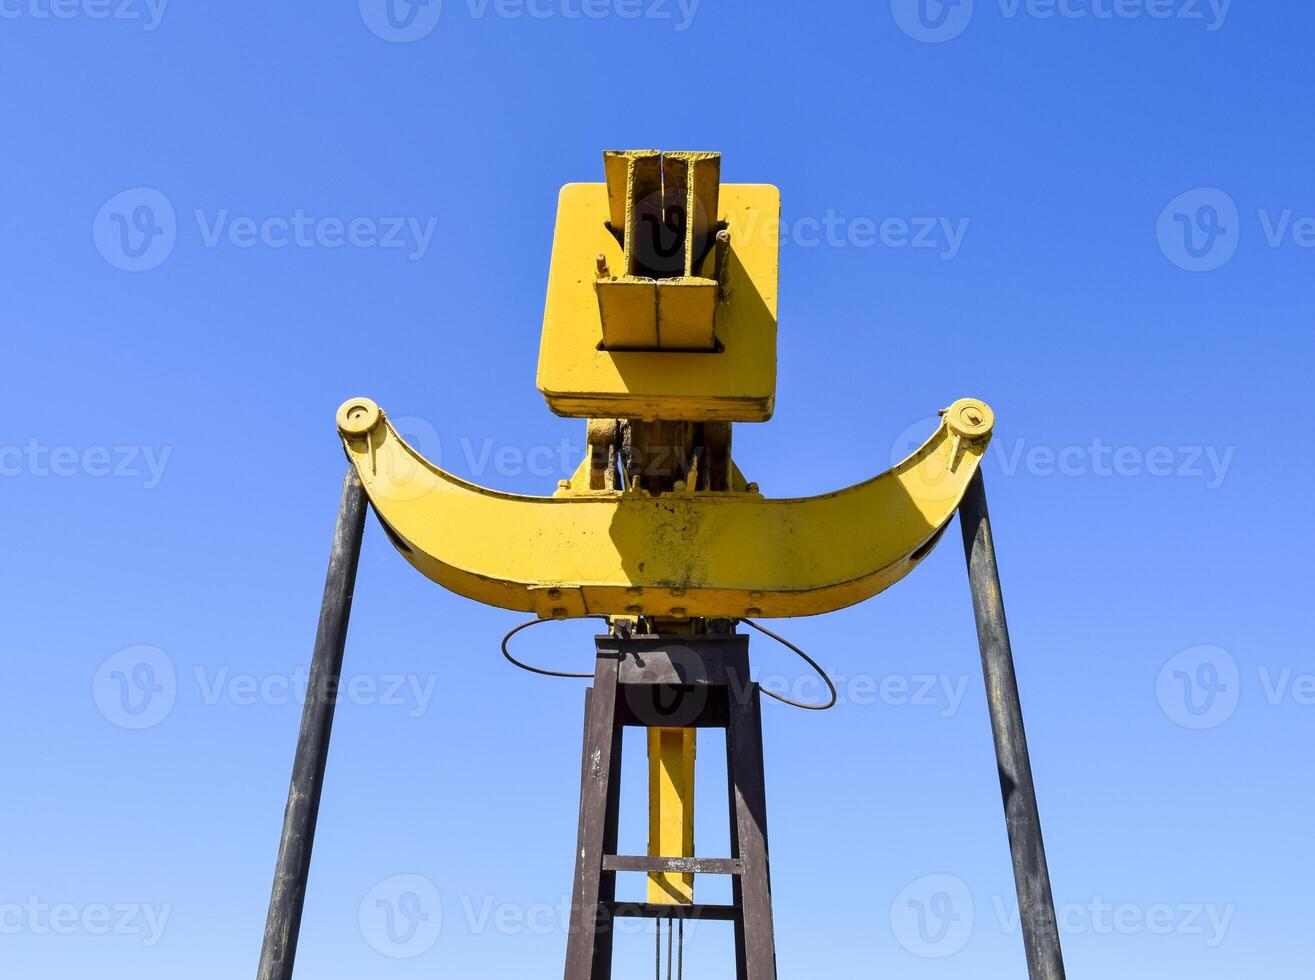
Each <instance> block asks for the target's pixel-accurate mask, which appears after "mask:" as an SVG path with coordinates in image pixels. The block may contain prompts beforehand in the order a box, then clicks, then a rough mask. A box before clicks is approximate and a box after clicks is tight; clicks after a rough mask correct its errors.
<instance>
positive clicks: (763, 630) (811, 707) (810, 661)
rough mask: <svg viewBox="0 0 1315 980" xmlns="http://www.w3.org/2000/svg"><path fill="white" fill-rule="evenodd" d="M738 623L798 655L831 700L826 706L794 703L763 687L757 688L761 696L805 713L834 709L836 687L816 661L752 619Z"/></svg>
mask: <svg viewBox="0 0 1315 980" xmlns="http://www.w3.org/2000/svg"><path fill="white" fill-rule="evenodd" d="M740 622H741V623H745V624H747V625H749V626H752V627H753V628H754V629H756V630H757V631H758V632H759V633H762V634H763V635H764V636H770V637H771V638H772V639H773V640H775V641H776V642H777V643H780V644H781V645H782V646H785V647H789V648H790V649H791V650H793V651H794V652H795V653H796V654H798V655H799V657H800V659H802V660H803V661H804V662H805V663H806V664H808V666H810V667H812V668H813V670H815V671H817V676H818V677H820V678H822V682H823V683H824V684H826V686H827V689H828V690H830V692H831V700H830V701H828V702H827V703H826V704H805V703H804V702H802V701H794V700H792V699H790V698H787V697H785V696H784V695H781V694H776V693H774V692H772V691H769V690H767V688H765V687H759V690H760V691H762V693H763V694H765V695H767V696H768V697H769V698H774V699H776V700H777V701H780V702H781V703H782V704H788V705H789V706H790V707H792V708H803V709H804V710H805V711H826V710H827V709H828V708H834V707H835V706H836V701H838V700H839V695H838V694H837V693H836V686H835V685H834V684H833V683H831V678H830V677H828V676H827V673H826V671H825V670H823V669H822V667H821V666H820V665H819V664H818V662H817V661H816V660H814V659H813V658H812V657H810V656H809V655H808V654H806V653H804V651H802V650H800V649H799V648H798V647H797V646H795V645H794V644H793V643H791V642H790V641H789V640H787V639H786V638H785V637H783V636H777V635H776V634H775V633H773V632H772V631H771V630H769V629H767V628H766V627H765V626H759V625H758V624H757V623H755V622H754V621H753V620H752V619H741V620H740Z"/></svg>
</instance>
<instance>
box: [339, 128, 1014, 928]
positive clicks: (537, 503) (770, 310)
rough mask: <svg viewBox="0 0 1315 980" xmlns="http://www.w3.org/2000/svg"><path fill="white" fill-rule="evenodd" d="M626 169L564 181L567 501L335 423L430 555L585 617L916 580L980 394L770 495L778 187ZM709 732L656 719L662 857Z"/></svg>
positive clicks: (489, 587) (620, 161) (694, 161)
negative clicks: (745, 439) (869, 457)
mask: <svg viewBox="0 0 1315 980" xmlns="http://www.w3.org/2000/svg"><path fill="white" fill-rule="evenodd" d="M604 165H605V170H606V182H605V183H600V184H568V185H567V186H566V187H564V188H563V189H562V192H561V199H560V202H559V207H558V214H557V229H556V235H555V239H554V242H553V253H552V269H551V272H550V275H549V283H548V302H547V308H546V311H545V314H544V326H543V339H542V343H541V346H540V351H539V379H538V383H539V389H540V391H542V392H543V395H544V397H545V398H546V399H547V401H548V406H549V408H551V409H552V411H554V412H556V413H557V414H558V415H563V416H568V417H575V418H586V419H588V420H589V422H588V448H587V451H586V455H585V458H584V460H583V461H582V462H581V464H580V467H579V469H578V470H577V471H576V472H575V475H574V476H573V477H572V478H571V479H569V480H563V481H561V483H560V484H559V486H558V488H557V490H556V493H554V494H553V496H551V497H526V496H518V495H515V494H509V493H502V492H499V491H497V490H489V489H486V488H484V487H480V486H476V485H475V484H472V483H469V482H467V481H465V480H462V479H460V478H458V477H456V476H453V475H452V474H450V473H446V472H444V471H443V470H441V469H439V468H438V467H437V466H435V465H434V464H432V463H430V462H429V461H428V460H426V459H424V458H423V457H422V456H420V455H419V454H418V453H417V452H416V451H415V450H414V449H412V448H411V447H410V446H408V445H407V444H406V442H405V441H404V440H403V439H402V438H401V437H400V436H399V435H398V433H397V430H396V429H394V428H393V427H392V425H390V424H389V421H388V417H387V416H386V415H385V414H384V412H383V411H382V410H381V409H380V408H379V406H377V405H376V404H375V403H374V402H372V401H370V400H369V399H367V398H357V399H352V400H351V401H348V402H347V403H345V404H344V405H343V406H342V408H341V409H340V410H339V412H338V430H339V432H340V434H341V435H342V440H343V445H344V446H345V447H346V449H347V455H348V457H349V458H350V459H351V461H352V463H353V464H354V465H355V467H356V471H357V473H358V474H359V476H360V480H361V483H362V484H363V486H364V489H365V491H366V493H367V494H368V495H369V497H370V502H371V503H372V504H373V505H374V510H375V512H376V513H377V514H378V516H379V518H380V520H381V521H382V522H383V524H384V526H385V527H386V528H387V530H388V533H389V535H390V536H391V538H392V540H393V543H394V544H395V545H396V546H397V548H398V550H399V551H401V552H402V554H403V555H404V556H405V557H406V559H407V561H409V562H410V563H411V564H412V565H414V566H415V567H416V568H417V569H419V570H420V571H421V572H423V573H424V574H425V575H427V576H429V578H431V579H433V580H434V581H435V582H438V583H439V584H440V585H443V586H445V587H446V588H448V589H451V590H452V591H454V592H457V593H459V594H461V595H463V596H467V597H468V598H471V599H476V600H478V601H480V602H484V603H488V604H490V605H494V606H502V607H504V608H507V609H520V610H525V611H528V612H533V613H536V614H537V615H538V616H539V617H542V618H557V619H565V618H568V617H574V616H583V615H586V614H602V615H606V616H609V617H618V618H620V617H627V618H630V619H633V620H640V619H642V620H644V621H646V622H647V623H648V624H649V626H650V631H651V632H674V633H681V632H691V631H693V630H696V629H698V628H699V625H698V624H699V621H700V620H704V621H706V620H707V619H711V618H724V619H736V618H749V617H758V616H763V617H774V616H809V615H814V614H818V613H825V612H830V611H832V610H835V609H840V608H841V607H844V606H849V605H852V604H853V603H856V602H860V601H862V600H864V599H867V598H869V597H870V596H873V595H876V594H877V593H878V592H880V591H882V590H883V589H885V588H887V587H888V586H890V585H892V584H893V583H895V582H897V581H899V580H900V579H901V578H903V577H904V576H905V575H907V574H908V573H909V572H910V571H911V570H912V569H913V568H914V567H915V566H916V565H917V564H918V562H920V561H921V560H922V559H923V558H924V557H925V556H926V555H927V553H928V552H930V551H931V549H932V548H933V547H934V546H935V544H936V542H937V541H938V540H939V538H940V535H941V532H942V531H943V530H944V529H945V527H946V525H947V524H948V523H949V521H950V518H951V517H953V516H954V513H955V511H956V510H957V509H958V506H959V503H960V500H961V499H962V497H963V494H964V492H965V490H966V489H967V487H968V484H969V481H970V480H971V479H972V477H973V475H974V474H975V473H976V472H977V467H978V464H979V462H980V460H981V458H982V454H983V452H984V451H985V449H986V444H987V442H988V440H989V439H990V436H991V427H992V425H993V421H994V420H993V416H992V414H991V410H990V409H989V408H987V407H986V406H985V405H984V404H982V403H981V402H979V401H974V400H972V399H963V400H960V401H957V402H955V403H954V404H953V405H951V406H950V407H949V408H948V409H946V410H945V411H944V412H942V417H941V423H940V426H939V427H938V428H937V430H936V431H935V432H934V433H932V435H931V437H930V438H929V439H928V440H927V442H926V443H925V444H924V445H923V446H922V447H921V448H919V449H918V450H917V451H916V452H914V453H913V454H912V455H911V456H909V457H908V458H907V459H905V460H904V461H903V462H901V463H899V464H898V465H896V466H895V467H894V468H893V469H891V470H889V471H888V472H886V473H883V474H881V475H880V476H877V477H874V478H873V479H871V480H869V481H867V482H866V483H861V484H859V485H858V486H854V487H850V488H849V489H847V490H840V491H837V492H835V493H828V494H824V495H822V496H819V497H807V498H799V499H775V500H773V499H768V498H766V497H764V496H763V495H762V494H761V493H760V492H759V491H758V487H757V485H756V484H753V483H749V482H747V481H746V480H745V478H744V476H743V475H742V473H741V472H740V469H739V467H738V466H736V464H735V462H734V460H732V458H731V423H733V422H765V421H767V420H768V419H769V418H771V415H772V411H773V408H774V405H775V394H776V310H777V273H778V265H779V254H780V194H779V192H778V191H777V189H776V188H775V187H771V186H768V185H764V184H727V185H722V184H721V179H720V178H721V158H720V156H718V155H717V154H714V153H659V152H657V151H637V152H628V153H608V154H605V157H604ZM694 753H695V742H694V732H693V730H692V729H678V728H655V729H650V730H649V777H650V782H649V785H650V831H649V853H650V855H652V856H655V857H690V856H692V855H693V854H694V839H693V833H694V831H693V828H694V813H693V806H694V792H693V787H694ZM649 901H650V902H652V903H655V904H660V905H675V904H689V903H691V902H692V901H693V875H692V874H682V873H671V872H659V873H652V874H650V878H649Z"/></svg>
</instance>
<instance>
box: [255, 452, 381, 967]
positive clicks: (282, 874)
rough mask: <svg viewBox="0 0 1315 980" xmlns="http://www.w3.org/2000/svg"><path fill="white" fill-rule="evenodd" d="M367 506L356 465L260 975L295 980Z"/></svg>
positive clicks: (332, 558)
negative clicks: (300, 934)
mask: <svg viewBox="0 0 1315 980" xmlns="http://www.w3.org/2000/svg"><path fill="white" fill-rule="evenodd" d="M365 510H366V497H365V491H364V490H363V489H362V488H361V483H360V480H359V479H357V476H356V470H355V469H350V470H348V472H347V478H346V480H345V481H344V482H343V488H342V500H341V502H340V503H339V505H338V525H337V527H336V529H335V530H334V533H333V549H332V551H330V553H329V574H328V577H327V578H326V579H325V582H324V601H323V603H322V604H321V606H320V623H319V628H318V630H317V631H316V633H315V653H314V655H313V657H312V659H311V669H310V681H309V684H308V686H307V689H306V706H305V708H304V709H303V711H302V715H301V732H300V733H299V734H298V736H297V754H296V757H295V759H294V760H293V763H292V786H291V788H290V789H289V790H288V806H287V809H286V810H285V811H284V814H283V836H282V838H281V839H280V840H279V856H278V864H277V866H276V867H275V869H274V890H273V893H272V894H271V895H270V899H269V917H268V919H267V920H266V922H265V941H264V944H263V945H262V947H261V950H260V968H259V970H258V971H257V973H256V978H257V980H291V977H292V964H293V960H294V959H295V958H296V955H297V934H298V933H299V932H300V930H301V910H302V906H303V905H304V904H305V901H306V878H307V875H308V874H309V873H310V858H311V848H312V847H313V845H314V843H315V819H316V817H317V816H318V814H319V810H320V792H321V790H322V789H323V787H324V764H325V761H326V760H327V758H328V754H329V734H330V732H331V730H332V728H333V709H334V705H335V703H336V701H337V696H338V683H339V676H340V675H341V673H342V655H343V645H344V644H345V643H346V641H347V620H348V618H349V617H350V616H351V611H352V592H353V590H354V589H355V585H356V566H357V563H358V562H359V560H360V557H361V534H362V532H363V531H364V529H365Z"/></svg>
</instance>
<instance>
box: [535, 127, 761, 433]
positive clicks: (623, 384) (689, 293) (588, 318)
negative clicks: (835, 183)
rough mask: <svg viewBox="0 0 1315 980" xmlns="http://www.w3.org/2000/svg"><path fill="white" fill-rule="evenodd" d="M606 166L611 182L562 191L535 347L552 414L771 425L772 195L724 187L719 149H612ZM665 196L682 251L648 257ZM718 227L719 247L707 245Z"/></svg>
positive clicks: (663, 215) (755, 188) (664, 216)
mask: <svg viewBox="0 0 1315 980" xmlns="http://www.w3.org/2000/svg"><path fill="white" fill-rule="evenodd" d="M605 163H606V172H607V177H608V180H607V183H601V184H568V185H566V186H565V187H563V188H562V192H561V197H560V201H559V205H558V211H557V227H556V232H555V235H554V238H553V252H552V266H551V271H550V272H549V279H548V299H547V304H546V306H545V310H544V322H543V338H542V342H541V345H540V349H539V376H538V384H539V390H540V391H541V392H543V395H544V397H545V398H546V399H547V402H548V406H549V408H551V409H552V410H553V411H554V412H556V413H557V414H558V415H565V416H571V417H580V418H630V419H647V420H655V419H668V420H677V419H691V420H698V421H732V422H735V421H739V422H762V421H765V420H767V419H768V418H770V417H771V415H772V410H773V407H774V404H775V396H776V309H777V277H778V271H779V258H780V211H781V199H780V193H779V192H778V191H777V189H776V188H775V187H772V186H770V185H766V184H721V183H720V182H719V180H720V158H719V157H718V156H717V154H710V153H667V154H659V153H657V152H656V151H640V152H631V153H611V154H608V155H607V157H606V160H605ZM671 200H679V201H683V202H684V203H683V205H682V208H683V209H684V211H685V212H686V213H685V216H684V218H683V219H682V221H683V222H684V225H683V226H682V227H684V229H685V230H684V232H683V234H684V238H683V239H682V240H681V241H682V244H681V248H680V250H679V252H678V253H673V255H672V256H670V257H663V256H658V257H654V256H653V255H652V254H651V252H652V250H651V248H650V249H649V253H650V254H648V255H647V257H646V253H645V247H644V245H643V243H644V241H645V239H646V238H647V237H648V236H649V235H650V233H656V231H655V229H657V228H658V226H660V225H662V223H663V222H664V221H666V220H668V217H669V214H670V213H671V212H670V211H669V207H670V201H671ZM708 209H712V211H711V213H709V212H708ZM718 229H722V230H725V231H727V232H728V241H726V242H725V243H724V244H716V245H714V244H712V243H711V242H710V236H714V235H715V232H716V231H717V230H718ZM668 261H669V262H670V265H664V263H666V262H668ZM654 266H658V267H657V268H654Z"/></svg>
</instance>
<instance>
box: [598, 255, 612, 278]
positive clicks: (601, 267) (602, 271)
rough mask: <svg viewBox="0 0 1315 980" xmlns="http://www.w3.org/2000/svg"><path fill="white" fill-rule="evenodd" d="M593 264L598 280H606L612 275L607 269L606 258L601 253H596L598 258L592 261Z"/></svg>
mask: <svg viewBox="0 0 1315 980" xmlns="http://www.w3.org/2000/svg"><path fill="white" fill-rule="evenodd" d="M594 264H595V265H596V266H597V268H598V275H599V277H600V278H606V277H607V276H610V275H611V274H612V273H611V272H609V271H608V269H607V256H606V255H604V254H603V253H602V252H599V253H598V257H597V258H595V259H594Z"/></svg>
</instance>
